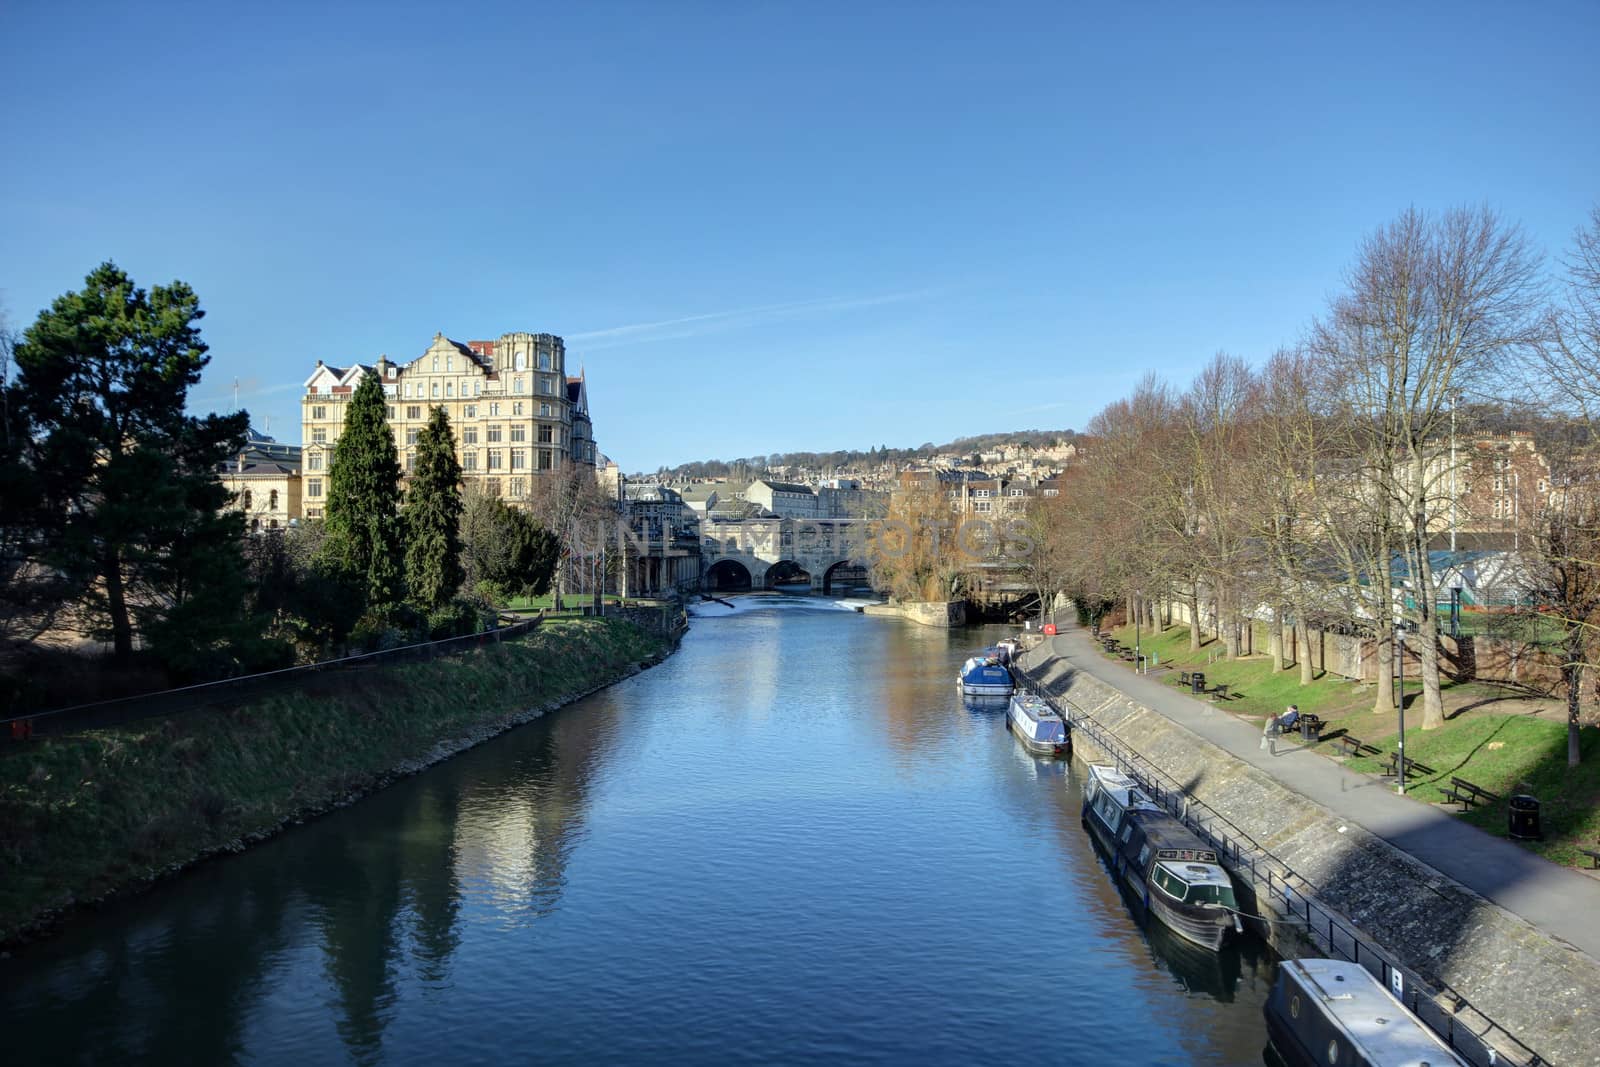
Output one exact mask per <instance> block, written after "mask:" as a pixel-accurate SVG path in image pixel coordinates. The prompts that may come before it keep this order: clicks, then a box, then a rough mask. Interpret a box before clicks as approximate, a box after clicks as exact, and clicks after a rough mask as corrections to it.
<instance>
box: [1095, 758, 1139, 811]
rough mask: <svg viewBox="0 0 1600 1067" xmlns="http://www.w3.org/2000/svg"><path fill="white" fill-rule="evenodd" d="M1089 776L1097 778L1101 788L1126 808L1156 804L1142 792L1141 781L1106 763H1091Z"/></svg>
mask: <svg viewBox="0 0 1600 1067" xmlns="http://www.w3.org/2000/svg"><path fill="white" fill-rule="evenodd" d="M1089 776H1090V777H1091V778H1094V779H1095V780H1097V781H1098V782H1099V783H1100V788H1101V789H1104V790H1105V791H1106V792H1107V793H1110V794H1111V799H1112V800H1115V801H1116V802H1117V803H1118V804H1119V805H1121V806H1122V807H1124V808H1135V809H1140V810H1142V809H1144V808H1152V809H1153V808H1154V807H1155V805H1154V804H1152V803H1150V798H1149V797H1146V796H1145V795H1144V793H1142V792H1140V790H1139V783H1138V782H1136V781H1134V780H1133V779H1132V778H1130V777H1128V776H1127V775H1126V774H1123V773H1122V772H1121V771H1119V770H1117V769H1116V768H1115V767H1111V766H1108V765H1106V764H1104V763H1091V764H1090V765H1089Z"/></svg>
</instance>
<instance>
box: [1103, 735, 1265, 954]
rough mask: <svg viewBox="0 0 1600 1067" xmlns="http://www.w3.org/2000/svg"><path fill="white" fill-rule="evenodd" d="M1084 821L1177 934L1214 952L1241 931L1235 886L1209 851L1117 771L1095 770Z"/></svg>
mask: <svg viewBox="0 0 1600 1067" xmlns="http://www.w3.org/2000/svg"><path fill="white" fill-rule="evenodd" d="M1083 821H1084V823H1085V824H1086V825H1087V826H1088V827H1089V829H1090V830H1091V831H1092V832H1093V833H1094V835H1095V837H1096V838H1098V839H1099V841H1100V843H1101V845H1103V846H1104V847H1105V849H1106V851H1107V853H1108V854H1109V855H1110V856H1111V869H1112V871H1113V872H1114V874H1115V876H1116V877H1117V878H1118V879H1119V880H1121V881H1122V883H1123V884H1124V885H1126V886H1127V888H1128V890H1129V891H1130V892H1131V893H1133V895H1134V896H1135V898H1137V899H1138V900H1139V902H1140V903H1141V904H1143V905H1144V907H1145V909H1146V911H1147V912H1148V913H1149V914H1150V915H1153V916H1155V917H1156V918H1157V919H1159V920H1160V921H1161V922H1162V923H1163V924H1164V925H1166V926H1167V928H1168V929H1170V930H1171V931H1172V932H1173V933H1175V934H1177V935H1178V936H1179V937H1182V938H1184V939H1185V940H1188V941H1192V942H1193V943H1194V944H1196V945H1199V946H1200V947H1202V948H1207V949H1211V950H1213V951H1215V950H1216V949H1219V948H1221V947H1222V944H1223V942H1224V941H1225V940H1227V938H1228V936H1229V935H1230V934H1232V933H1237V932H1239V931H1240V930H1241V925H1240V923H1239V919H1238V912H1237V909H1238V903H1237V902H1236V900H1235V899H1234V895H1233V882H1232V880H1231V879H1229V877H1228V872H1227V871H1226V870H1224V869H1223V867H1222V865H1221V864H1219V863H1218V862H1217V853H1216V850H1215V849H1212V848H1209V847H1207V846H1206V844H1205V843H1204V842H1202V841H1201V840H1200V838H1199V837H1197V836H1195V834H1194V832H1193V831H1191V830H1190V829H1189V828H1188V827H1187V826H1184V825H1183V823H1181V822H1179V821H1178V820H1177V819H1174V818H1173V817H1172V816H1171V815H1168V814H1167V813H1166V812H1165V811H1163V810H1161V808H1159V807H1157V806H1156V805H1155V804H1153V803H1151V801H1150V799H1149V798H1148V797H1146V796H1145V795H1144V794H1143V793H1142V792H1140V791H1139V789H1138V786H1137V783H1135V782H1134V781H1133V779H1131V778H1129V777H1128V776H1127V775H1126V774H1123V773H1122V772H1121V771H1119V770H1117V769H1116V768H1114V767H1105V766H1099V765H1095V766H1091V767H1090V768H1089V782H1088V784H1087V785H1086V786H1085V787H1084V791H1083Z"/></svg>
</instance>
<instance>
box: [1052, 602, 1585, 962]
mask: <svg viewBox="0 0 1600 1067" xmlns="http://www.w3.org/2000/svg"><path fill="white" fill-rule="evenodd" d="M1040 647H1041V648H1046V647H1047V648H1049V649H1050V650H1051V651H1052V652H1053V653H1054V654H1055V655H1056V656H1057V657H1059V658H1061V659H1064V660H1066V661H1068V662H1069V663H1070V664H1071V666H1072V667H1073V668H1075V669H1077V670H1081V671H1083V672H1084V673H1085V674H1087V675H1089V676H1091V677H1093V678H1097V679H1099V680H1100V681H1102V682H1104V683H1105V684H1107V685H1109V686H1112V687H1113V688H1115V689H1119V690H1121V691H1122V692H1124V693H1126V694H1128V696H1130V697H1132V698H1133V699H1134V700H1136V701H1138V702H1139V703H1140V704H1143V705H1144V706H1146V707H1148V708H1151V709H1152V710H1154V711H1157V712H1160V713H1161V714H1163V715H1165V716H1166V717H1167V718H1169V719H1171V720H1172V721H1173V722H1175V723H1178V724H1179V725H1180V726H1183V727H1185V728H1186V729H1188V730H1191V731H1192V732H1194V733H1196V734H1199V735H1200V736H1201V737H1203V738H1205V739H1206V740H1207V741H1210V742H1211V743H1212V744H1214V745H1216V746H1217V747H1218V748H1221V749H1224V750H1226V751H1228V752H1230V753H1232V754H1233V755H1234V756H1235V757H1237V758H1238V759H1241V760H1243V761H1244V762H1246V763H1248V764H1250V765H1251V766H1252V767H1255V768H1257V769H1259V770H1261V771H1263V772H1265V773H1266V774H1269V775H1271V776H1272V777H1273V778H1276V779H1277V780H1278V781H1279V782H1281V783H1282V784H1283V785H1284V786H1286V787H1287V788H1289V789H1292V790H1294V791H1295V792H1297V793H1299V794H1301V795H1302V796H1304V797H1307V798H1309V799H1311V800H1313V801H1315V802H1316V803H1318V804H1321V805H1322V806H1323V807H1324V808H1327V809H1328V810H1330V811H1332V812H1335V813H1337V814H1339V815H1342V816H1343V817H1344V818H1346V819H1348V820H1349V821H1350V822H1353V823H1355V824H1356V825H1358V826H1360V827H1362V828H1363V829H1365V830H1366V831H1368V832H1369V833H1371V834H1374V835H1376V836H1378V837H1381V838H1383V839H1384V840H1385V841H1387V842H1389V843H1390V844H1391V845H1394V846H1395V847H1396V848H1399V849H1401V850H1402V851H1404V852H1407V853H1410V854H1411V855H1412V856H1414V857H1416V858H1417V859H1419V860H1421V861H1422V862H1423V863H1426V864H1427V865H1428V866H1430V867H1432V868H1434V869H1435V870H1437V871H1439V872H1441V873H1443V874H1445V875H1447V876H1449V877H1450V878H1453V879H1454V880H1456V881H1457V882H1460V883H1461V884H1462V885H1464V886H1467V887H1468V888H1470V889H1472V890H1473V891H1474V892H1476V893H1478V894H1479V895H1480V896H1483V897H1485V898H1487V899H1488V900H1491V901H1493V902H1494V903H1496V904H1498V905H1499V906H1500V907H1502V908H1504V909H1505V910H1506V911H1509V912H1511V913H1512V914H1514V915H1518V916H1520V917H1521V918H1523V919H1524V920H1526V921H1527V922H1529V923H1531V924H1533V925H1534V926H1537V927H1538V928H1539V929H1541V930H1543V931H1544V932H1545V933H1547V934H1550V935H1551V936H1553V937H1557V938H1560V939H1561V940H1562V941H1565V942H1567V943H1568V944H1570V945H1572V946H1574V947H1575V948H1578V949H1580V950H1581V951H1583V952H1585V953H1587V954H1588V955H1589V956H1590V957H1591V958H1593V959H1595V960H1597V961H1600V881H1596V880H1594V879H1592V878H1588V877H1585V876H1584V875H1582V874H1579V873H1578V872H1576V871H1573V870H1569V869H1567V868H1565V867H1560V866H1557V865H1556V864H1554V863H1551V862H1550V861H1548V860H1546V859H1543V858H1541V857H1539V856H1537V855H1535V854H1533V853H1532V852H1529V851H1528V850H1527V849H1525V848H1523V847H1521V846H1520V845H1516V844H1513V843H1512V842H1510V841H1508V840H1506V839H1505V838H1500V837H1494V836H1492V835H1490V834H1487V833H1484V832H1483V831H1482V830H1480V829H1478V828H1477V827H1476V826H1472V825H1471V824H1469V823H1465V822H1462V821H1461V820H1460V819H1458V818H1456V817H1455V816H1453V815H1451V814H1450V813H1449V812H1446V811H1443V810H1441V809H1439V808H1435V807H1433V806H1432V805H1429V804H1424V803H1422V802H1420V801H1415V800H1409V799H1407V798H1405V797H1402V796H1399V795H1398V794H1396V793H1395V791H1394V787H1393V786H1392V785H1389V784H1388V783H1387V782H1385V781H1382V780H1379V779H1376V778H1372V777H1370V776H1368V775H1364V774H1357V773H1355V772H1354V771H1350V770H1346V769H1345V768H1344V767H1343V766H1341V765H1340V764H1338V763H1335V762H1334V761H1332V760H1330V759H1326V758H1324V757H1322V756H1319V755H1316V754H1315V753H1312V752H1304V751H1300V750H1299V749H1298V747H1295V746H1294V745H1293V742H1290V743H1289V744H1285V740H1287V739H1280V740H1279V742H1278V751H1277V755H1276V756H1273V755H1270V754H1269V753H1267V752H1265V751H1263V750H1262V749H1261V729H1260V728H1259V727H1256V726H1252V725H1251V724H1249V723H1245V722H1241V721H1239V720H1238V719H1236V718H1234V717H1233V716H1232V715H1230V714H1228V713H1227V712H1225V711H1222V710H1220V709H1218V708H1216V707H1214V706H1213V705H1211V704H1210V703H1208V702H1206V701H1203V700H1196V699H1194V698H1193V697H1191V696H1189V695H1188V694H1187V693H1183V692H1180V691H1179V690H1176V689H1174V688H1172V687H1171V686H1166V685H1162V684H1161V683H1160V682H1159V681H1157V680H1156V679H1154V678H1150V677H1146V676H1144V675H1140V674H1135V673H1134V672H1133V671H1132V670H1131V669H1130V668H1128V667H1125V666H1123V665H1122V663H1121V662H1120V661H1113V660H1108V659H1106V658H1105V657H1104V656H1103V655H1101V654H1100V652H1099V650H1098V648H1097V646H1096V645H1095V643H1094V641H1093V640H1092V638H1091V637H1090V636H1089V634H1088V632H1087V631H1085V630H1082V629H1080V628H1078V627H1077V626H1075V625H1073V626H1072V627H1071V628H1070V629H1067V630H1065V631H1064V632H1062V633H1060V634H1058V635H1057V636H1055V637H1051V638H1046V639H1045V641H1044V643H1043V645H1041V646H1040ZM1031 655H1032V656H1034V657H1037V656H1038V653H1037V652H1034V653H1032V654H1031ZM1031 662H1034V663H1037V662H1038V660H1037V658H1035V659H1033V660H1032V661H1031Z"/></svg>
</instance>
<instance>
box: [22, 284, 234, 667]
mask: <svg viewBox="0 0 1600 1067" xmlns="http://www.w3.org/2000/svg"><path fill="white" fill-rule="evenodd" d="M204 314H205V313H204V312H203V311H201V310H200V300H199V297H198V296H196V295H195V292H194V290H193V289H191V288H189V286H187V285H185V284H184V283H183V282H173V283H172V284H171V285H167V286H160V285H158V286H156V287H154V288H153V289H149V290H145V289H141V288H139V287H138V286H137V285H135V284H134V282H133V279H131V278H129V277H128V275H127V274H126V273H124V272H123V271H122V270H121V269H120V268H118V267H117V265H116V264H114V263H103V264H101V265H100V266H99V267H97V268H96V269H95V270H94V271H93V272H92V273H91V274H90V275H89V276H88V277H87V278H85V279H84V286H83V288H82V289H81V290H79V291H78V292H73V293H66V294H64V295H63V296H60V297H58V298H57V299H56V300H55V302H54V303H52V304H51V306H50V308H49V310H47V311H45V312H43V313H41V314H40V316H39V318H38V320H37V321H35V322H34V324H33V325H32V326H30V327H29V328H28V331H27V333H26V335H25V336H24V337H23V340H22V343H21V344H20V345H18V346H17V349H16V360H17V367H18V370H19V371H20V374H19V377H18V380H17V384H16V386H15V387H14V390H13V396H12V397H11V398H10V399H13V400H15V401H16V402H17V404H18V410H17V411H16V412H14V415H15V418H16V419H17V420H25V421H18V425H25V426H26V427H27V431H26V436H25V439H23V440H22V441H21V443H20V446H19V447H20V448H21V449H22V450H23V451H25V452H26V453H27V454H28V455H27V457H26V458H27V459H28V460H29V462H30V464H31V469H32V470H34V471H37V472H39V473H40V474H41V475H42V476H43V477H42V492H43V500H42V502H41V503H42V506H41V507H40V508H39V509H38V511H37V513H36V516H35V517H36V519H37V521H38V524H39V526H38V529H37V530H36V531H34V532H33V533H32V534H31V535H30V538H29V544H30V547H31V548H32V549H37V550H39V551H40V552H41V554H42V558H43V561H44V562H45V563H47V564H48V566H49V567H50V568H51V569H52V570H53V571H54V572H55V573H56V574H58V575H60V576H62V578H63V579H64V580H65V581H67V582H69V583H71V584H72V585H73V586H74V587H75V588H76V590H77V591H78V594H79V595H80V596H81V597H82V599H83V606H84V607H85V608H86V609H87V612H88V617H89V619H90V620H91V621H92V622H93V623H94V625H95V626H96V628H97V629H100V630H103V631H104V632H105V634H106V635H107V636H108V637H109V638H110V639H111V642H112V647H113V648H114V650H115V652H116V655H117V657H118V658H119V659H122V658H126V657H128V656H129V655H131V654H132V652H133V647H134V637H135V634H136V632H139V633H142V635H143V636H144V638H145V639H146V643H147V644H149V645H150V646H151V647H154V648H156V650H157V651H158V652H159V653H161V654H162V655H163V657H164V658H166V659H167V660H168V661H169V662H177V661H180V660H186V659H190V658H192V657H193V656H195V655H197V654H201V653H203V652H205V651H206V648H207V646H208V645H213V644H218V643H225V642H226V640H227V638H228V635H227V633H226V631H229V630H230V629H231V628H233V627H234V626H235V625H236V624H239V623H240V622H241V619H240V615H241V610H240V609H241V605H242V603H243V595H242V583H243V578H244V560H243V557H242V555H241V553H240V551H239V544H238V538H239V534H240V533H241V532H242V523H241V520H240V518H239V516H238V514H237V513H236V512H224V511H223V510H222V509H223V508H224V506H225V505H226V504H227V502H228V493H227V490H225V489H224V488H223V487H222V485H221V483H220V482H219V481H218V480H217V476H216V468H217V464H219V463H220V462H222V461H223V460H224V459H226V458H227V457H228V455H229V454H230V453H231V452H233V451H234V450H235V449H236V448H238V447H239V445H240V444H241V443H242V442H243V440H244V437H245V430H246V421H247V419H246V416H245V414H244V412H242V411H241V412H238V413H236V414H233V415H208V416H206V417H204V418H194V417H192V416H190V415H188V414H186V413H185V411H184V407H185V403H186V401H187V398H188V393H189V387H190V386H192V385H194V384H195V383H196V382H198V381H199V380H200V373H201V371H202V370H203V369H204V368H205V366H206V364H207V363H208V362H209V359H208V357H207V356H206V345H205V343H204V342H203V341H201V340H200V327H199V325H198V323H199V321H200V319H201V317H202V316H203V315H204ZM13 444H14V445H18V439H17V438H13Z"/></svg>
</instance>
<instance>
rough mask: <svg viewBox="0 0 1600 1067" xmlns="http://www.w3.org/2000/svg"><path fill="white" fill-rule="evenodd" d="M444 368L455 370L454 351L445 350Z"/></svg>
mask: <svg viewBox="0 0 1600 1067" xmlns="http://www.w3.org/2000/svg"><path fill="white" fill-rule="evenodd" d="M444 369H445V370H455V369H456V354H455V353H454V352H446V353H445V357H444Z"/></svg>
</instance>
